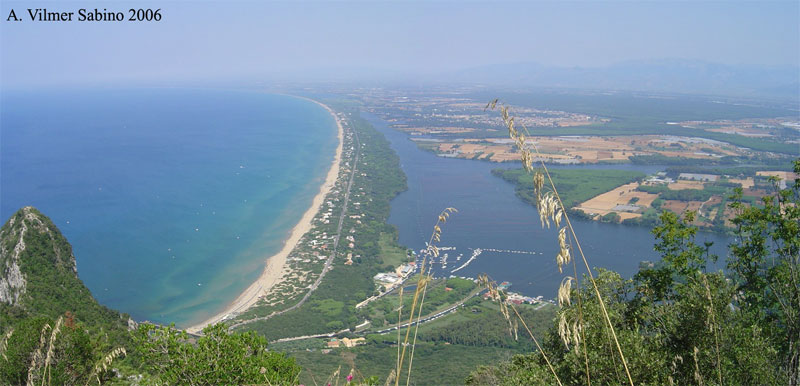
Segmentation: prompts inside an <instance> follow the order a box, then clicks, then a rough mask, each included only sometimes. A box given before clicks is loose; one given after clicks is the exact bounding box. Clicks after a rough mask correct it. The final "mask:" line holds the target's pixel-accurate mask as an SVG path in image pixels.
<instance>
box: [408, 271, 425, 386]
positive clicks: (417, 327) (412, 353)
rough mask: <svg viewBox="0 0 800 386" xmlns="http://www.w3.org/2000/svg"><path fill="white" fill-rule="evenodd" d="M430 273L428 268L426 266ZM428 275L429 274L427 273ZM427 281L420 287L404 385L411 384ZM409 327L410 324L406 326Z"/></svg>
mask: <svg viewBox="0 0 800 386" xmlns="http://www.w3.org/2000/svg"><path fill="white" fill-rule="evenodd" d="M428 273H429V274H430V268H428ZM428 277H430V275H428ZM428 281H430V279H426V280H425V287H424V288H423V289H422V301H420V303H419V311H417V324H415V325H414V340H413V341H412V342H411V355H410V356H409V357H408V377H407V378H406V385H409V384H411V365H412V364H413V363H414V349H415V348H416V347H417V331H418V330H419V320H420V318H421V317H422V307H423V306H424V305H425V294H426V293H427V292H428ZM408 328H411V326H408Z"/></svg>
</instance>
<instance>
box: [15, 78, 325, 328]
mask: <svg viewBox="0 0 800 386" xmlns="http://www.w3.org/2000/svg"><path fill="white" fill-rule="evenodd" d="M0 102H1V103H0V106H2V110H0V215H2V218H3V221H5V220H6V219H7V218H8V217H10V216H11V214H13V213H14V212H15V211H16V210H17V209H19V208H20V207H22V206H25V205H33V206H35V207H37V208H38V209H40V210H41V211H42V212H43V213H44V214H45V215H47V216H49V217H50V218H51V219H52V220H53V221H54V223H55V224H56V225H57V226H58V227H59V229H61V231H62V232H63V233H64V235H65V236H66V237H67V239H68V240H69V242H70V243H71V244H72V246H73V252H74V254H75V256H76V259H77V265H78V273H79V276H80V278H81V279H82V280H83V281H84V282H85V283H86V285H87V286H88V287H89V289H90V290H91V291H92V293H93V294H94V296H95V297H96V298H97V299H98V300H99V301H100V302H101V303H102V304H104V305H107V306H109V307H111V308H114V309H117V310H119V311H121V312H126V313H129V314H131V315H132V316H133V317H134V318H135V319H137V320H145V319H146V320H152V321H156V322H161V323H170V322H175V323H177V324H178V325H179V326H187V325H189V324H191V323H193V322H199V321H202V320H204V319H205V318H206V317H209V316H211V315H213V314H215V313H216V312H219V311H221V309H222V308H223V307H224V306H225V305H226V304H227V303H229V302H230V301H232V300H233V299H234V298H235V297H236V296H237V295H238V294H239V293H240V292H241V291H243V290H244V289H245V288H246V287H247V286H249V285H250V284H251V283H252V282H253V281H254V280H255V279H256V278H257V277H258V276H259V275H260V273H261V272H262V270H263V268H264V257H266V256H270V255H272V254H274V253H276V252H278V251H279V250H280V249H281V247H282V244H283V241H284V240H285V239H286V238H287V237H288V235H289V232H290V231H291V229H292V227H293V226H294V225H295V224H296V223H297V222H298V221H299V220H300V217H301V216H302V215H303V213H304V212H305V211H306V210H307V209H308V207H309V206H310V205H311V201H312V198H313V197H314V196H315V195H316V194H317V192H318V191H319V187H320V185H321V184H322V182H323V181H324V178H325V176H326V174H327V172H328V169H329V167H330V165H331V162H332V160H333V157H334V152H335V149H336V146H337V143H338V142H337V141H338V140H337V137H336V124H335V121H334V119H333V117H332V116H331V115H330V114H329V113H328V112H327V111H326V110H325V109H323V108H322V107H320V106H319V105H317V104H315V103H313V102H311V101H308V100H304V99H300V98H295V97H290V96H282V95H269V94H264V93H257V92H234V91H220V90H195V89H131V90H59V91H35V92H33V91H31V92H5V91H4V93H3V95H2V100H1V101H0Z"/></svg>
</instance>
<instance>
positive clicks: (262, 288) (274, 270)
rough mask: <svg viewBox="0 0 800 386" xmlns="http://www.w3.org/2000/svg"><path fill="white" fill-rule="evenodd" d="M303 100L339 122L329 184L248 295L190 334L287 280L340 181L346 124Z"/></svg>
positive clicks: (238, 310)
mask: <svg viewBox="0 0 800 386" xmlns="http://www.w3.org/2000/svg"><path fill="white" fill-rule="evenodd" d="M303 99H307V100H309V101H312V102H314V103H316V104H318V105H320V106H322V107H324V108H325V109H326V110H328V112H329V113H330V114H331V115H332V116H333V118H334V119H335V120H336V126H338V131H339V132H338V138H339V145H338V146H337V147H336V155H335V156H334V159H333V162H332V163H331V167H330V169H329V170H328V175H327V176H326V177H325V182H324V183H323V184H322V186H320V189H319V192H318V193H317V195H316V196H314V200H313V201H312V203H311V207H310V208H308V210H306V212H305V213H304V214H303V217H302V218H301V219H300V222H298V223H297V225H295V226H294V228H292V232H291V234H290V236H289V238H288V239H286V241H285V242H284V244H283V248H282V249H281V250H280V252H278V253H276V254H275V255H272V256H269V257H267V258H266V266H265V267H264V272H262V273H261V276H260V277H259V278H258V279H256V281H255V282H253V284H251V285H250V286H249V287H247V289H245V290H244V292H242V293H241V294H240V295H239V296H238V297H237V298H236V300H234V301H233V302H231V303H230V304H228V306H227V307H225V309H224V310H223V311H222V312H220V313H218V314H216V315H214V316H212V317H211V318H208V319H206V320H204V321H203V322H201V323H198V324H195V325H193V326H191V327H188V328H187V329H186V331H187V332H189V333H191V334H196V333H199V332H200V331H202V330H203V328H205V327H206V326H208V325H210V324H214V323H218V322H220V321H222V320H223V319H225V318H226V316H228V315H231V314H234V313H236V314H240V313H242V312H244V311H246V310H247V309H248V308H250V307H252V306H253V305H255V304H256V302H258V299H260V298H261V296H263V295H264V294H266V293H268V292H269V290H270V289H271V288H272V287H274V286H275V285H276V284H278V283H280V281H281V279H282V278H283V275H282V274H281V272H282V271H283V268H284V266H285V265H286V259H287V257H288V256H289V253H290V252H291V251H292V250H293V249H294V248H295V246H296V245H297V243H298V242H299V241H300V239H301V238H302V237H303V235H305V234H306V233H307V232H309V231H310V230H311V229H312V221H313V220H314V217H315V216H316V215H317V213H318V212H319V210H320V208H321V207H322V203H323V202H324V200H325V196H327V195H328V193H329V192H330V191H331V189H332V188H333V186H334V185H335V184H336V178H337V177H338V176H339V162H340V161H341V158H342V146H343V142H344V129H343V128H342V122H341V121H340V120H339V117H338V116H336V114H335V113H334V112H333V110H331V108H330V107H328V106H326V105H324V104H322V103H320V102H318V101H315V100H312V99H308V98H303Z"/></svg>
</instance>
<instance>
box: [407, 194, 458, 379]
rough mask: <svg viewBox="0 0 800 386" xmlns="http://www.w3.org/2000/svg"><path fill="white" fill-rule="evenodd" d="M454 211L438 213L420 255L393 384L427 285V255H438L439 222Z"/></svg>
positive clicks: (440, 228) (440, 235) (445, 220)
mask: <svg viewBox="0 0 800 386" xmlns="http://www.w3.org/2000/svg"><path fill="white" fill-rule="evenodd" d="M456 212H458V210H456V208H445V209H444V210H443V211H442V213H440V214H439V218H438V219H437V220H436V224H435V225H434V226H433V233H432V234H431V238H430V240H428V247H427V249H426V250H425V255H424V256H423V257H422V264H421V266H420V269H419V279H417V288H416V290H415V291H414V298H413V300H412V301H411V310H410V311H409V314H408V327H407V328H406V336H405V339H403V344H402V345H403V347H402V349H401V350H400V358H399V360H398V361H397V362H398V366H397V372H396V376H395V382H394V384H395V386H398V385H399V384H400V376H401V375H400V374H402V370H403V363H404V359H405V355H406V347H407V346H408V339H409V337H410V334H411V323H412V322H413V321H414V311H415V310H417V301H418V299H420V294H422V297H423V298H424V288H425V287H426V286H427V285H426V283H425V272H426V269H427V268H428V266H427V261H428V256H433V257H438V256H439V248H438V247H437V246H436V244H435V243H438V242H439V241H440V240H441V238H442V227H441V226H440V224H442V225H444V223H446V222H447V219H448V217H450V214H451V213H456ZM401 307H402V304H401ZM421 308H422V307H421V306H420V309H421ZM397 329H398V331H399V330H400V319H398V320H397ZM414 336H415V339H416V333H415V334H414ZM410 374H411V373H410V371H409V376H410Z"/></svg>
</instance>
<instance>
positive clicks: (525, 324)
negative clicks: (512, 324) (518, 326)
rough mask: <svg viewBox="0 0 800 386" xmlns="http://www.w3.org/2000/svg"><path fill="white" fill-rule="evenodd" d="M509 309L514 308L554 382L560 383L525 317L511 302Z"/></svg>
mask: <svg viewBox="0 0 800 386" xmlns="http://www.w3.org/2000/svg"><path fill="white" fill-rule="evenodd" d="M511 309H512V310H514V314H515V315H517V318H519V321H520V322H522V327H525V331H527V332H528V335H530V337H531V339H533V343H535V344H536V348H537V349H539V352H540V353H542V357H544V361H545V362H547V367H549V368H550V371H552V372H553V376H554V377H555V378H556V382H558V384H559V385H561V379H559V378H558V374H556V370H555V369H554V368H553V365H552V364H550V360H549V359H547V354H545V353H544V350H542V346H540V345H539V341H538V340H537V339H536V337H535V336H533V332H532V331H531V329H530V328H528V324H527V323H525V319H523V318H522V315H520V314H519V311H517V307H514V304H513V303H512V304H511ZM584 351H585V350H584ZM587 374H588V373H587Z"/></svg>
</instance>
